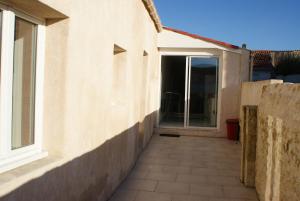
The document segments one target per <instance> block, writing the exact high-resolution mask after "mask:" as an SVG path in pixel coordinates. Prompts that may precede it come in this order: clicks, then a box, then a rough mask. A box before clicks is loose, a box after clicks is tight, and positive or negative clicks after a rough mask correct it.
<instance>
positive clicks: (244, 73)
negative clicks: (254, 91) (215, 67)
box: [158, 34, 249, 137]
mask: <svg viewBox="0 0 300 201" xmlns="http://www.w3.org/2000/svg"><path fill="white" fill-rule="evenodd" d="M165 35H166V34H164V36H163V37H166V36H165ZM162 40H163V39H162V38H160V42H159V46H160V45H161V43H162V45H165V43H163V41H162ZM193 40H195V41H197V40H196V39H193ZM188 41H189V42H190V38H188ZM167 42H170V41H169V40H168V41H167ZM173 43H176V40H175V41H173ZM181 43H182V42H181ZM187 44H189V43H187ZM206 45H207V44H206ZM183 46H184V45H183ZM205 47H206V46H205ZM160 54H161V55H186V56H199V55H200V56H217V57H219V85H218V87H219V101H218V128H216V129H206V128H199V129H196V128H193V129H177V128H176V129H170V128H161V129H158V131H160V132H162V133H166V132H167V133H176V134H183V135H195V136H210V137H212V136H213V137H225V136H226V120H227V119H230V118H239V107H240V93H241V84H242V82H243V81H248V78H249V65H248V62H246V60H247V58H249V52H248V51H247V50H242V51H238V52H232V51H225V50H222V49H207V48H186V47H184V48H178V47H177V48H165V47H163V48H160Z"/></svg>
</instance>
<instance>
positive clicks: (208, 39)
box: [163, 26, 241, 49]
mask: <svg viewBox="0 0 300 201" xmlns="http://www.w3.org/2000/svg"><path fill="white" fill-rule="evenodd" d="M163 29H165V30H168V31H172V32H175V33H178V34H181V35H185V36H189V37H191V38H194V39H199V40H204V41H206V42H210V43H214V44H216V45H220V46H223V47H227V48H231V49H241V48H240V47H239V46H236V45H233V44H230V43H226V42H223V41H219V40H215V39H212V38H207V37H203V36H200V35H197V34H192V33H188V32H186V31H181V30H179V29H174V28H170V27H165V26H164V27H163Z"/></svg>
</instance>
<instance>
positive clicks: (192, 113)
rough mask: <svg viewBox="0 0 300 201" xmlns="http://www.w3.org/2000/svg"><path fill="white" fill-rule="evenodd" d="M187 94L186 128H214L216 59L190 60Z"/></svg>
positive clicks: (215, 115)
mask: <svg viewBox="0 0 300 201" xmlns="http://www.w3.org/2000/svg"><path fill="white" fill-rule="evenodd" d="M188 92H189V93H188V120H187V122H188V126H190V127H216V126H217V102H218V101H217V99H218V58H216V57H191V58H190V68H189V87H188Z"/></svg>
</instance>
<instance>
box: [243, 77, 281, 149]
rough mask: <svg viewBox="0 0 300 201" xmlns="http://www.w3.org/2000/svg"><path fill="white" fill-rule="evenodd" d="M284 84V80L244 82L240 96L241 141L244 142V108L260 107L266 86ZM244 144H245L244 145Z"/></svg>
mask: <svg viewBox="0 0 300 201" xmlns="http://www.w3.org/2000/svg"><path fill="white" fill-rule="evenodd" d="M280 83H283V81H282V80H264V81H257V82H244V83H242V88H241V95H240V107H239V113H240V114H239V119H240V128H241V135H240V136H241V138H240V141H241V142H242V141H243V136H244V135H243V127H244V124H245V122H243V121H244V116H243V115H244V114H243V112H244V111H243V107H244V106H258V105H259V103H260V101H261V95H262V89H263V87H264V86H267V85H271V84H280ZM242 144H243V143H242Z"/></svg>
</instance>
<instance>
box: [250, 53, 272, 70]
mask: <svg viewBox="0 0 300 201" xmlns="http://www.w3.org/2000/svg"><path fill="white" fill-rule="evenodd" d="M271 53H272V51H270V50H257V51H251V56H252V57H253V67H254V68H257V67H273V65H272V56H271Z"/></svg>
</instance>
